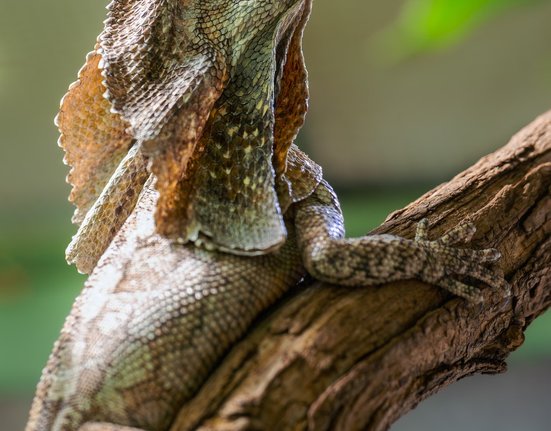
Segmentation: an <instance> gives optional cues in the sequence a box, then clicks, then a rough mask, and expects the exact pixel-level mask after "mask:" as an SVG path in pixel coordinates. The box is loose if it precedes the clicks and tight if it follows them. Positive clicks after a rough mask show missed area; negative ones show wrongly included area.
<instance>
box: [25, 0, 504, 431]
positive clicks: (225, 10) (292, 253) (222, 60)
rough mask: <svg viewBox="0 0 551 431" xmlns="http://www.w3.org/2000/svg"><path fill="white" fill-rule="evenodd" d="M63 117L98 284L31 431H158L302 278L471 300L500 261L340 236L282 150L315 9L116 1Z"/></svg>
mask: <svg viewBox="0 0 551 431" xmlns="http://www.w3.org/2000/svg"><path fill="white" fill-rule="evenodd" d="M108 9H109V12H108V18H107V20H106V21H105V28H104V30H103V32H102V33H101V35H100V36H99V38H98V43H97V45H96V47H95V50H94V51H93V52H92V53H90V54H89V55H88V57H87V61H86V64H85V66H84V67H83V68H82V69H81V71H80V73H79V79H78V81H77V82H75V83H74V84H73V85H72V86H71V87H70V88H69V91H68V93H67V95H66V96H65V97H64V99H63V100H62V103H61V109H60V113H59V115H58V117H57V124H58V126H59V129H60V132H61V137H60V145H61V147H62V148H63V149H64V150H65V161H66V162H67V163H68V164H69V165H71V167H72V169H71V171H70V173H69V176H68V180H69V182H70V183H71V184H72V186H73V188H72V191H71V195H70V200H71V201H72V202H73V203H74V204H75V205H76V208H77V209H76V211H75V215H74V221H75V222H76V223H78V224H80V227H79V230H78V233H77V234H76V235H75V237H74V238H73V241H72V242H71V244H70V246H69V248H68V250H67V259H68V261H69V262H71V263H75V264H76V266H77V268H78V269H79V270H80V271H82V272H85V273H90V274H91V275H90V277H89V279H88V281H87V282H86V285H85V287H84V290H83V292H82V294H81V295H80V296H79V298H78V299H77V300H76V302H75V304H74V306H73V310H72V311H71V314H70V315H69V317H68V318H67V321H66V323H65V325H64V327H63V330H62V332H61V335H60V338H59V340H58V341H57V342H56V344H55V346H54V351H53V353H52V354H51V356H50V359H49V361H48V364H47V366H46V368H45V370H44V372H43V374H42V378H41V380H40V383H39V385H38V389H37V393H36V397H35V400H34V403H33V406H32V409H31V413H30V419H29V422H28V425H27V428H26V429H27V431H49V430H56V431H57V430H64V431H69V430H81V431H82V430H85V429H88V430H91V429H102V430H103V429H112V430H122V429H125V428H124V427H135V428H139V429H143V430H151V431H153V430H155V431H157V430H166V429H168V428H169V427H170V424H171V422H172V420H173V419H174V418H175V415H176V413H177V411H178V409H179V407H180V406H182V404H183V403H184V402H185V401H186V400H189V399H190V398H191V397H192V396H193V394H194V393H195V392H196V391H197V389H198V388H199V387H200V386H201V384H202V383H203V382H204V381H205V379H206V378H207V376H208V375H209V373H210V372H211V370H212V368H213V366H214V365H215V364H216V362H217V361H218V360H220V358H221V357H222V355H224V353H225V352H226V351H227V350H228V348H229V347H230V346H232V344H234V343H235V342H236V341H237V340H238V339H239V338H240V337H241V336H242V335H243V334H244V332H245V331H246V330H247V328H248V327H249V325H251V323H252V321H253V319H254V318H255V317H256V316H257V315H258V314H259V313H260V312H261V311H262V310H264V309H265V308H267V307H268V306H269V305H270V304H272V303H273V302H274V301H276V300H277V299H278V298H279V297H280V296H281V295H282V294H283V293H284V292H285V291H286V290H288V289H290V288H291V287H292V286H294V285H296V284H297V283H298V282H299V281H300V280H301V279H302V278H303V277H304V275H305V273H306V272H308V273H310V274H311V275H312V276H314V277H315V278H318V279H320V280H324V281H328V282H332V283H337V284H340V285H347V286H369V285H375V284H381V283H386V282H389V281H393V280H402V279H410V278H417V279H420V280H423V281H425V282H427V283H430V284H434V285H437V286H440V287H442V288H444V289H447V290H449V291H450V292H452V293H454V294H456V295H459V296H462V297H464V298H466V299H467V300H471V301H477V302H479V301H481V300H482V292H481V291H480V290H479V289H478V288H476V287H474V286H472V285H470V284H468V283H467V282H465V281H464V280H463V282H462V281H460V280H462V279H463V278H465V277H467V278H468V279H470V280H471V281H473V279H477V280H479V281H482V282H483V283H485V284H488V285H490V286H491V287H493V288H496V289H503V291H504V292H507V290H508V285H507V283H506V282H505V280H503V279H502V278H501V277H500V276H498V275H495V274H494V273H493V272H492V271H490V270H489V269H487V268H486V267H485V266H484V265H485V264H487V263H489V262H493V261H496V260H497V259H498V258H499V253H498V252H497V251H496V250H493V249H488V250H471V249H465V248H456V247H454V245H455V244H456V243H459V242H465V241H469V240H470V238H471V236H472V234H473V233H474V230H475V229H474V227H473V226H472V225H470V224H468V223H465V224H463V225H461V226H458V227H457V228H456V229H454V230H453V231H451V232H449V233H448V234H447V235H445V236H444V237H442V238H440V239H438V240H435V241H430V240H429V239H428V238H427V223H426V222H421V223H420V224H419V227H418V230H417V236H416V238H415V239H405V238H401V237H397V236H390V235H372V236H366V237H362V238H354V239H345V238H344V228H343V220H342V214H341V211H340V208H339V203H338V201H337V198H336V196H335V194H334V193H333V191H332V189H331V187H330V186H329V185H328V184H327V183H326V182H325V181H324V180H323V179H322V174H321V168H320V167H319V166H318V165H317V164H315V163H314V162H312V161H311V160H310V159H309V158H308V157H307V156H306V155H305V154H304V153H302V152H301V151H300V150H299V149H298V148H297V147H296V146H295V144H294V143H293V142H294V140H295V137H296V135H297V133H298V131H299V129H300V127H301V126H302V124H303V121H304V116H305V113H306V110H307V98H308V87H307V75H306V69H305V67H304V61H303V56H302V34H303V30H304V26H305V24H306V21H307V20H308V16H309V14H310V9H311V0H113V1H112V2H111V4H110V5H109V7H108Z"/></svg>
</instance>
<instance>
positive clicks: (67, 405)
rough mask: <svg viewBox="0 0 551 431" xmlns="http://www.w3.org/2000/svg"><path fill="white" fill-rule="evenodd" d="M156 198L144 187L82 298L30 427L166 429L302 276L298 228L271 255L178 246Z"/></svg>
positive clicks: (58, 347) (44, 378) (43, 384)
mask: <svg viewBox="0 0 551 431" xmlns="http://www.w3.org/2000/svg"><path fill="white" fill-rule="evenodd" d="M156 199H157V193H156V192H155V191H154V190H153V188H152V187H150V186H146V188H145V190H144V192H143V194H142V196H141V199H140V202H139V203H138V205H137V207H136V211H135V212H134V213H133V215H132V216H131V217H130V218H129V219H128V220H127V222H126V224H125V225H124V227H123V228H122V229H121V231H120V232H119V234H118V235H117V237H116V238H115V240H114V241H113V243H112V244H111V246H110V248H109V249H108V250H107V252H106V253H105V255H104V256H103V257H102V259H101V260H100V262H99V263H98V266H97V267H96V269H95V270H94V272H93V274H92V275H91V276H90V278H89V280H88V281H87V283H86V285H85V287H84V290H83V292H82V294H81V295H80V297H79V298H78V299H77V300H76V302H75V305H74V307H73V311H72V312H71V316H69V318H68V319H67V321H66V323H65V326H64V328H63V330H62V332H61V335H60V338H59V340H58V342H57V343H56V345H55V347H54V351H53V353H52V355H51V357H50V360H49V362H48V365H47V367H46V369H45V371H44V374H43V376H42V379H41V383H40V386H39V387H38V390H37V394H38V395H37V398H36V400H35V403H34V405H33V407H32V411H31V417H32V418H33V419H31V421H30V422H29V424H28V425H27V430H50V429H52V430H63V431H68V430H76V429H78V426H80V425H81V424H83V423H84V422H86V421H87V420H94V421H106V422H112V423H116V424H123V425H129V426H137V427H141V428H143V429H147V430H164V429H167V427H168V425H169V424H170V422H171V420H172V419H173V418H174V415H175V414H176V413H177V410H178V407H179V406H180V405H181V404H182V403H183V402H184V401H185V400H186V399H188V398H189V397H190V396H191V395H192V394H193V393H194V392H195V391H196V390H197V388H198V387H199V386H200V384H201V383H202V382H203V381H204V380H205V378H206V377H207V375H208V373H209V371H211V369H212V367H213V365H214V364H215V363H216V362H217V360H218V359H219V358H220V357H221V356H222V354H223V353H224V352H225V351H226V350H227V349H228V347H230V346H231V345H232V344H234V343H235V341H236V340H237V339H238V338H239V337H240V336H241V335H242V334H243V333H244V332H245V330H246V329H247V328H248V326H249V325H250V324H251V322H252V320H253V319H254V318H255V317H256V316H257V315H258V313H259V312H260V311H262V310H264V309H266V308H267V307H268V306H269V305H270V304H271V303H273V302H274V301H275V300H276V299H277V298H279V297H280V296H281V295H282V294H283V292H285V290H287V289H288V288H289V287H290V286H293V285H295V284H296V283H297V282H298V281H300V279H301V278H302V276H303V274H304V270H303V267H302V263H301V260H300V257H299V253H298V250H297V249H296V245H295V244H296V242H295V241H294V239H293V234H292V232H293V229H292V228H291V229H290V239H289V241H287V242H286V244H285V246H284V247H282V248H281V249H280V250H279V251H277V252H275V253H272V254H270V255H265V256H258V257H239V256H233V255H230V254H225V253H214V252H209V251H206V250H203V249H200V248H198V247H194V246H193V245H175V244H173V243H172V242H171V241H170V240H168V239H166V238H163V237H161V236H159V235H158V234H156V233H155V227H154V222H153V211H154V207H155V201H156ZM142 256H144V257H143V259H140V257H142ZM144 261H146V262H147V265H146V266H144V265H142V264H140V263H139V262H144ZM122 268H124V269H122ZM265 274H270V277H265ZM176 280H178V281H179V282H175V281H176ZM84 334H86V335H85V337H84V338H83V335H84ZM84 340H86V342H84ZM40 400H42V401H40Z"/></svg>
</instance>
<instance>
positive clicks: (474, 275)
mask: <svg viewBox="0 0 551 431" xmlns="http://www.w3.org/2000/svg"><path fill="white" fill-rule="evenodd" d="M428 227H429V222H428V220H427V219H423V220H421V221H420V222H419V224H418V225H417V232H416V235H415V242H416V244H417V246H418V247H420V249H421V250H422V251H423V252H424V253H425V258H426V260H425V262H426V264H425V266H424V268H423V270H422V273H421V274H420V277H421V279H422V280H423V281H425V282H427V283H431V284H435V285H437V286H440V287H442V288H444V289H446V290H448V291H449V292H451V293H453V294H455V295H458V296H461V297H463V298H466V299H468V300H470V301H473V302H477V303H481V302H483V296H482V292H481V290H480V289H478V288H477V287H474V286H471V285H469V284H465V283H463V282H461V281H458V280H456V279H455V277H456V276H460V277H468V278H470V279H476V280H479V281H482V282H483V283H485V284H487V285H489V286H490V287H492V288H495V289H499V290H502V291H503V292H504V296H505V297H508V296H510V295H511V288H510V285H509V283H508V282H507V281H506V280H505V279H504V278H503V276H501V275H500V274H499V273H498V272H495V271H492V270H490V269H489V268H487V267H486V266H485V265H487V264H491V263H493V262H496V261H497V260H498V259H499V258H500V257H501V254H500V253H499V251H497V250H496V249H494V248H488V249H482V250H473V249H469V248H457V247H455V246H456V245H457V244H460V243H467V242H469V241H471V239H472V238H473V236H474V234H475V232H476V227H475V226H474V224H472V223H462V224H460V225H458V226H457V227H455V228H454V229H452V230H450V231H449V232H447V233H446V234H445V235H443V236H442V237H440V238H439V239H436V240H429V238H428V230H429V229H428Z"/></svg>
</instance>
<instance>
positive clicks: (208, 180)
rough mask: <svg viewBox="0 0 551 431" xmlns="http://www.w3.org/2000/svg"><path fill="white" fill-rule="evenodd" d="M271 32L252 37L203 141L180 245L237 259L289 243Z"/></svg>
mask: <svg viewBox="0 0 551 431" xmlns="http://www.w3.org/2000/svg"><path fill="white" fill-rule="evenodd" d="M274 30H275V29H274V28H268V29H266V31H265V32H264V33H262V34H259V35H258V37H257V39H256V40H253V41H252V42H251V43H250V44H249V47H248V49H247V50H246V51H245V52H244V53H243V55H242V61H241V62H240V63H239V64H237V65H236V66H235V68H234V69H233V74H232V77H231V78H230V81H229V83H228V86H227V87H226V89H225V90H224V92H223V93H222V95H221V97H220V99H219V100H218V101H217V102H216V104H215V107H214V109H213V111H212V113H211V116H210V118H209V121H208V123H207V126H206V128H205V133H204V135H203V137H202V139H201V143H200V147H201V148H202V151H201V155H200V156H199V159H198V160H197V161H196V163H195V165H196V167H195V169H191V171H192V175H191V177H189V178H188V179H187V180H186V181H184V184H182V187H183V188H185V189H187V190H188V191H189V203H188V214H187V215H188V217H187V220H186V222H187V223H186V226H185V228H184V229H182V233H183V235H182V240H184V241H196V242H197V241H198V240H199V241H204V242H205V243H206V244H210V245H211V246H212V247H215V248H216V249H219V250H226V251H229V252H232V253H236V254H263V253H266V252H268V251H270V250H272V249H274V248H277V247H278V246H279V245H281V244H282V243H283V242H284V241H285V239H286V235H287V233H286V229H285V224H284V222H283V213H282V210H281V207H280V204H279V201H278V197H277V193H276V180H275V170H274V168H273V166H272V159H273V147H274V121H275V119H274V79H275V78H274V77H275V72H276V64H275V58H274V40H273V39H274V37H273V35H274V33H275V32H274Z"/></svg>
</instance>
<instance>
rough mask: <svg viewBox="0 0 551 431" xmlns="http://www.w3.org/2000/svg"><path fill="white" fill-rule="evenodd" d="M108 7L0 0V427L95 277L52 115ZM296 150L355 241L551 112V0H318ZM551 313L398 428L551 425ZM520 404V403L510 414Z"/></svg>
mask: <svg viewBox="0 0 551 431" xmlns="http://www.w3.org/2000/svg"><path fill="white" fill-rule="evenodd" d="M105 4H106V2H105V1H94V2H92V1H75V0H42V1H37V0H33V1H30V0H0V419H1V422H0V423H1V424H2V425H0V428H1V429H2V430H6V431H16V430H20V429H22V427H23V423H24V421H25V417H26V411H27V409H28V407H29V403H30V399H31V397H32V393H33V390H34V386H35V384H36V382H37V380H38V378H39V375H40V371H41V368H42V367H43V365H44V363H45V361H46V359H47V356H48V354H49V351H50V349H51V346H52V343H53V341H54V340H55V338H56V336H57V333H58V332H59V329H60V327H61V325H62V322H63V319H64V317H65V315H66V314H67V313H68V311H69V309H70V305H71V303H72V301H73V299H74V297H75V296H76V295H77V294H78V292H79V290H80V288H81V286H82V283H83V281H84V277H83V276H80V275H78V274H77V273H76V270H75V269H74V268H72V267H69V266H67V265H66V264H65V262H64V257H63V254H64V248H65V246H66V244H67V243H68V241H69V239H70V236H71V235H72V234H73V233H74V227H72V226H71V224H70V221H69V220H70V216H71V212H72V208H71V207H70V205H69V204H68V203H67V200H66V195H67V194H68V191H69V187H68V186H67V185H66V184H65V183H64V180H63V179H64V176H65V175H66V174H67V172H68V168H67V167H66V166H64V165H63V164H62V157H63V154H62V151H61V150H60V149H59V148H57V146H56V144H55V143H56V140H57V131H56V129H55V127H54V125H53V121H52V120H53V117H54V115H55V113H56V111H57V108H58V103H59V99H60V98H61V96H62V95H63V94H64V93H65V91H66V88H67V86H68V85H69V83H70V82H72V81H74V79H75V77H76V72H77V70H78V69H79V67H80V66H81V65H82V63H83V61H84V56H85V54H86V52H87V51H89V50H90V49H91V48H92V47H93V44H94V41H95V37H96V36H97V34H98V33H99V32H100V31H101V28H102V20H103V18H104V15H105V10H104V6H105ZM305 38H306V42H305V50H306V58H307V64H308V67H309V70H310V87H311V93H312V96H311V110H310V114H309V117H308V121H307V125H306V127H305V128H304V130H303V132H302V133H301V136H300V145H301V146H302V147H303V148H304V149H305V150H306V151H307V152H308V153H309V154H310V155H311V156H312V157H313V158H314V159H315V160H316V161H318V162H319V163H320V164H321V165H322V166H323V167H324V171H325V174H326V177H327V178H328V179H329V180H330V182H331V183H332V184H334V185H335V187H336V189H337V191H338V192H339V195H340V196H341V200H342V203H343V208H344V212H345V216H346V218H347V228H348V233H349V234H350V235H359V234H363V233H365V232H367V231H368V230H369V229H371V228H372V227H374V226H376V225H377V224H378V223H380V222H381V221H382V220H383V219H384V217H385V216H386V214H388V213H389V212H390V211H392V210H394V209H397V208H399V207H401V206H403V205H404V204H406V203H408V202H409V201H411V200H412V199H414V198H416V197H417V196H419V195H420V194H421V193H423V192H424V191H426V190H428V189H430V188H431V187H433V186H434V185H436V184H438V183H440V182H442V181H445V180H446V179H448V178H450V177H451V176H453V175H454V174H456V173H457V172H459V171H461V170H462V169H464V168H465V167H467V166H469V165H470V164H472V163H473V162H475V161H476V160H477V159H478V158H479V157H480V156H482V155H484V154H487V153H488V152H491V151H492V150H494V149H496V148H498V147H500V146H501V145H503V144H505V143H506V141H507V140H508V139H509V137H510V136H511V135H512V134H513V133H514V132H516V131H517V130H519V129H520V128H521V127H522V126H524V125H525V124H527V123H528V122H529V121H531V120H532V119H533V118H534V117H535V116H536V115H538V114H540V113H542V112H544V111H546V110H547V109H549V108H551V49H550V48H549V46H550V42H551V1H549V0H462V1H457V0H409V1H406V0H386V1H384V2H383V1H375V0H339V1H334V0H315V1H314V13H313V16H312V19H311V22H310V25H309V27H308V30H307V33H306V36H305ZM550 334H551V315H550V314H549V313H547V314H546V315H544V316H542V317H541V318H540V319H538V320H537V321H536V322H535V323H534V324H533V325H532V326H531V328H530V329H529V330H528V332H527V340H526V343H525V344H524V346H522V347H521V348H520V349H519V350H518V351H517V352H515V354H513V355H512V357H511V370H510V371H509V373H508V374H507V375H505V376H501V377H493V378H484V377H476V378H471V379H467V380H466V381H465V382H462V383H461V384H457V385H454V386H452V387H450V388H449V389H446V390H445V391H443V392H442V394H439V395H438V396H436V397H433V398H431V399H429V400H428V401H426V402H424V403H422V405H421V406H420V407H419V408H418V409H416V410H415V411H414V412H413V413H411V414H410V415H408V416H406V417H405V418H403V419H402V420H401V421H400V422H399V423H398V424H396V425H395V427H394V429H395V430H416V429H420V430H421V429H423V430H426V429H431V430H432V429H434V430H437V429H447V430H455V429H457V430H460V429H461V430H463V429H469V430H478V429H480V430H494V429H496V430H497V429H499V430H518V429H523V430H547V429H549V424H550V423H551V414H550V413H549V412H548V411H546V410H548V409H547V408H546V407H547V406H548V405H549V389H548V388H549V386H550V385H549V384H550V383H551V335H550ZM507 407H510V408H507Z"/></svg>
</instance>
